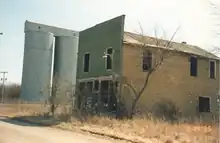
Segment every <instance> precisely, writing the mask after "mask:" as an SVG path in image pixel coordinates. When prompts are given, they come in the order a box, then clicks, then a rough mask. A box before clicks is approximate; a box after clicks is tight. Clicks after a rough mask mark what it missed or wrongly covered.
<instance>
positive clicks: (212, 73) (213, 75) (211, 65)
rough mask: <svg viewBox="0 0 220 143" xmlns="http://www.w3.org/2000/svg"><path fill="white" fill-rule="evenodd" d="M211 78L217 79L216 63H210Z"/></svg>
mask: <svg viewBox="0 0 220 143" xmlns="http://www.w3.org/2000/svg"><path fill="white" fill-rule="evenodd" d="M209 74H210V75H209V77H210V78H212V79H214V78H215V61H210V62H209Z"/></svg>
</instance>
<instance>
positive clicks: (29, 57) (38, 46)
mask: <svg viewBox="0 0 220 143" xmlns="http://www.w3.org/2000/svg"><path fill="white" fill-rule="evenodd" d="M53 39H54V37H53V34H52V33H49V32H39V31H25V46H24V58H23V71H22V85H21V99H22V100H25V101H39V100H44V99H47V98H48V96H49V95H50V81H51V68H52V65H51V63H52V53H53Z"/></svg>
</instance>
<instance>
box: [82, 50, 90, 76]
mask: <svg viewBox="0 0 220 143" xmlns="http://www.w3.org/2000/svg"><path fill="white" fill-rule="evenodd" d="M89 60H90V54H89V53H86V54H84V63H83V65H84V67H83V71H84V72H89V63H90V62H89Z"/></svg>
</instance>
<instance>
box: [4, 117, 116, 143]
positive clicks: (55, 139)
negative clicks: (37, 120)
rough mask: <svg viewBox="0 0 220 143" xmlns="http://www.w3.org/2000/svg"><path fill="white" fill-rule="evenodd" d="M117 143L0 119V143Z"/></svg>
mask: <svg viewBox="0 0 220 143" xmlns="http://www.w3.org/2000/svg"><path fill="white" fill-rule="evenodd" d="M113 142H114V143H119V141H113V140H107V139H101V138H97V137H94V136H89V135H88V136H87V135H83V134H80V133H74V132H70V131H63V130H59V129H53V128H49V127H39V126H34V125H30V124H27V123H23V122H18V121H14V120H13V121H12V120H9V119H6V118H4V117H0V143H113Z"/></svg>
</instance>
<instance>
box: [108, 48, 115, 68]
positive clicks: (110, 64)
mask: <svg viewBox="0 0 220 143" xmlns="http://www.w3.org/2000/svg"><path fill="white" fill-rule="evenodd" d="M112 54H113V49H112V48H108V49H107V57H106V69H107V70H110V69H112V60H113V59H112Z"/></svg>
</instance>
